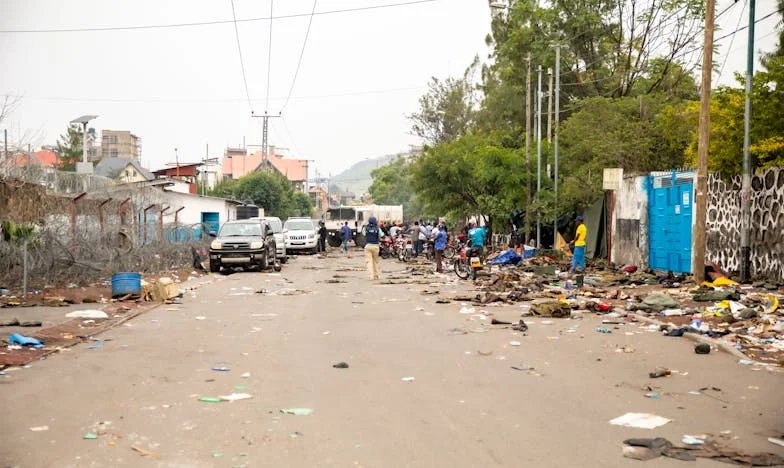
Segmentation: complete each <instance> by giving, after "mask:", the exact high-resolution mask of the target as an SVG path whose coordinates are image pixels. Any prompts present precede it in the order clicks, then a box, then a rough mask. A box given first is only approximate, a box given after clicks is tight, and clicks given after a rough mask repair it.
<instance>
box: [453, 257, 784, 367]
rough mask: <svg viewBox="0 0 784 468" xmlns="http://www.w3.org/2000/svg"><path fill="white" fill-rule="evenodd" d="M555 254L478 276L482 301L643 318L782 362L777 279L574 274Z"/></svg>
mask: <svg viewBox="0 0 784 468" xmlns="http://www.w3.org/2000/svg"><path fill="white" fill-rule="evenodd" d="M562 266H563V265H561V264H560V263H559V262H558V261H557V260H555V259H548V258H546V257H545V258H543V257H535V258H534V259H531V260H526V261H524V262H522V263H520V264H518V265H517V266H513V265H508V266H501V267H499V268H498V269H495V271H493V273H492V274H490V275H487V276H484V277H481V278H480V279H478V280H477V281H476V285H477V287H478V293H477V294H476V295H473V296H470V297H460V296H458V297H453V298H451V300H456V301H460V300H468V301H471V302H473V303H474V304H476V305H483V306H492V305H494V304H497V305H500V304H504V303H506V304H509V303H524V304H526V305H525V306H524V310H523V315H524V316H525V315H538V316H543V317H556V318H560V317H570V316H575V315H580V314H584V313H589V312H592V313H597V314H601V315H606V314H610V316H611V317H613V318H624V319H632V318H633V317H639V316H642V317H645V318H649V319H655V320H657V321H659V322H661V323H662V329H663V332H664V334H666V335H668V336H682V335H683V334H685V333H693V334H698V335H704V336H706V337H709V338H716V339H721V340H723V341H724V342H725V343H727V344H728V345H729V346H730V347H734V348H735V349H737V350H739V351H741V352H742V353H744V354H745V355H746V356H748V357H749V358H750V359H753V360H755V361H758V362H763V363H768V364H777V365H780V366H782V365H784V315H783V314H782V310H783V307H782V305H781V302H782V301H784V295H782V294H781V293H780V292H779V291H778V290H779V285H776V284H772V283H769V282H760V283H755V284H752V285H740V284H738V283H736V282H735V281H732V280H731V279H729V278H727V277H726V276H725V275H723V274H720V273H718V272H717V273H715V274H713V275H711V276H712V281H711V282H703V283H702V284H700V285H697V284H696V283H695V282H694V281H693V279H692V278H691V277H689V276H685V275H673V274H672V273H669V274H665V275H658V276H657V275H655V274H653V273H650V272H643V271H639V270H638V269H637V268H636V267H635V266H627V267H624V268H622V269H619V270H617V271H611V270H607V271H602V272H598V273H597V274H591V275H584V276H580V275H569V274H567V273H564V272H562V271H561V270H560V268H561V267H562Z"/></svg>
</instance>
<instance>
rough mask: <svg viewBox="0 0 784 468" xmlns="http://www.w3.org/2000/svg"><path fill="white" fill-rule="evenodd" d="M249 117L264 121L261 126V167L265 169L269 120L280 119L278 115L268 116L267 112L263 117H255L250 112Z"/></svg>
mask: <svg viewBox="0 0 784 468" xmlns="http://www.w3.org/2000/svg"><path fill="white" fill-rule="evenodd" d="M250 116H251V117H258V118H261V119H264V120H263V121H262V125H261V164H262V166H263V167H266V165H267V164H266V163H267V157H268V156H269V153H268V151H269V145H268V141H267V134H268V132H269V119H270V118H275V117H280V115H270V114H268V113H267V112H264V115H255V114H254V113H253V112H251V113H250Z"/></svg>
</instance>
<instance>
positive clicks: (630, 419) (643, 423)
mask: <svg viewBox="0 0 784 468" xmlns="http://www.w3.org/2000/svg"><path fill="white" fill-rule="evenodd" d="M670 421H671V420H670V419H667V418H664V417H662V416H656V415H655V414H649V413H626V414H624V415H623V416H619V417H617V418H615V419H612V420H610V424H612V425H614V426H625V427H636V428H639V429H655V428H657V427H659V426H663V425H665V424H667V423H668V422H670Z"/></svg>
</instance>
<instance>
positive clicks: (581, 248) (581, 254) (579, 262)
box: [569, 216, 588, 273]
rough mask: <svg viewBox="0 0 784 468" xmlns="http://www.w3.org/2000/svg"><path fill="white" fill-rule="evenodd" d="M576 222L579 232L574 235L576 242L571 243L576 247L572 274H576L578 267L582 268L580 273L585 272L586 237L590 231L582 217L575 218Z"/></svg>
mask: <svg viewBox="0 0 784 468" xmlns="http://www.w3.org/2000/svg"><path fill="white" fill-rule="evenodd" d="M575 221H576V222H577V230H576V232H575V233H574V240H573V241H572V242H570V244H573V245H574V253H573V255H572V268H571V269H570V270H569V272H570V273H574V272H575V270H577V267H580V272H584V271H585V236H586V235H587V234H588V230H587V229H586V228H585V224H583V217H582V216H578V217H577V218H575Z"/></svg>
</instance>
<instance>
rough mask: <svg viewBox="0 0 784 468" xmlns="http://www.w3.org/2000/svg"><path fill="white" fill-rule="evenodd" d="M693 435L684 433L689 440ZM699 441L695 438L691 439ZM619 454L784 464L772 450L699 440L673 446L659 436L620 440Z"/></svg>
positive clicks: (647, 457) (634, 456) (642, 458)
mask: <svg viewBox="0 0 784 468" xmlns="http://www.w3.org/2000/svg"><path fill="white" fill-rule="evenodd" d="M691 437H693V436H684V443H685V441H686V440H689V441H692V439H687V438H691ZM698 440H701V439H700V437H695V438H694V439H693V441H698ZM623 444H624V446H623V456H624V457H627V458H633V459H635V460H652V459H654V458H658V457H660V456H665V457H668V458H674V459H676V460H682V461H695V460H696V459H697V458H698V457H699V458H707V459H710V460H712V461H716V462H724V463H730V464H735V465H743V466H778V465H782V464H784V458H782V457H781V456H779V455H776V454H774V453H762V452H747V451H745V450H735V449H730V448H727V447H724V446H722V445H720V444H719V443H717V442H716V441H708V440H702V443H701V444H697V445H698V446H699V448H698V447H696V446H694V445H690V446H687V447H675V446H673V444H672V442H670V441H669V440H667V439H663V438H661V437H657V438H655V439H628V440H624V441H623Z"/></svg>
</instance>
